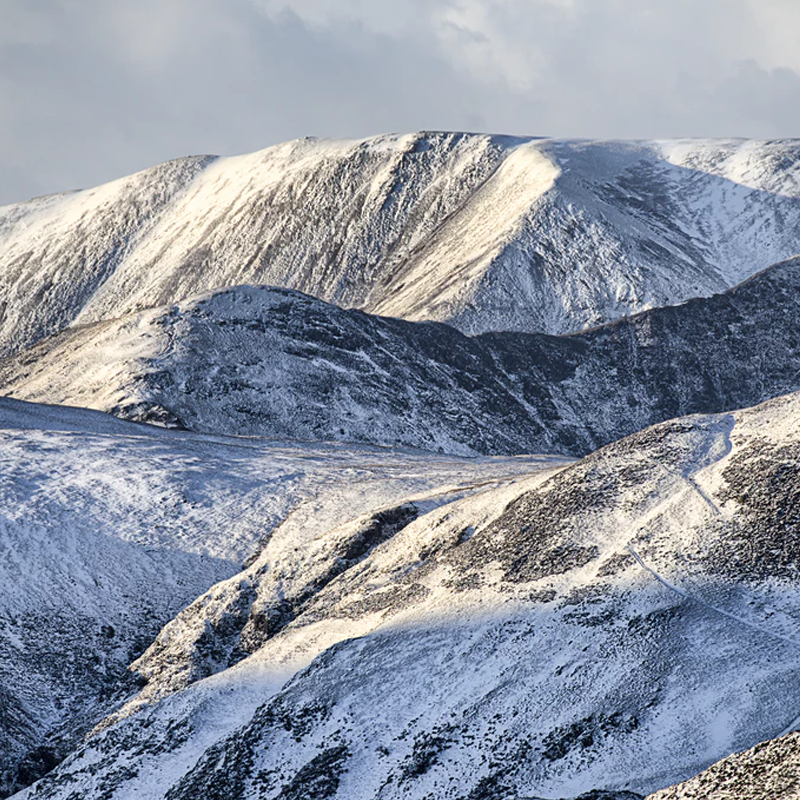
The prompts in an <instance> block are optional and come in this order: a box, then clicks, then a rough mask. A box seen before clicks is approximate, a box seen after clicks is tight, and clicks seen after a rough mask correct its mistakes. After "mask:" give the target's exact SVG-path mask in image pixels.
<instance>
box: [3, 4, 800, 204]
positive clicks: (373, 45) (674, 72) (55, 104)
mask: <svg viewBox="0 0 800 800" xmlns="http://www.w3.org/2000/svg"><path fill="white" fill-rule="evenodd" d="M419 129H456V130H473V131H476V130H477V131H491V132H499V133H514V134H532V135H540V136H541V135H545V136H560V137H598V138H600V137H602V138H607V137H621V138H642V137H670V136H749V137H788V136H795V135H800V0H0V203H8V202H14V201H17V200H24V199H27V198H28V197H31V196H33V195H37V194H44V193H49V192H55V191H60V190H64V189H70V188H80V187H86V186H92V185H95V184H97V183H101V182H103V181H106V180H110V179H112V178H114V177H118V176H121V175H124V174H127V173H130V172H133V171H136V170H138V169H142V168H144V167H147V166H150V165H152V164H155V163H158V162H160V161H164V160H166V159H168V158H174V157H176V156H181V155H186V154H190V153H220V154H234V153H240V152H248V151H251V150H257V149H260V148H262V147H266V146H268V145H270V144H274V143H277V142H280V141H284V140H286V139H292V138H296V137H298V136H305V135H313V136H352V137H363V136H369V135H372V134H376V133H383V132H387V131H411V130H419Z"/></svg>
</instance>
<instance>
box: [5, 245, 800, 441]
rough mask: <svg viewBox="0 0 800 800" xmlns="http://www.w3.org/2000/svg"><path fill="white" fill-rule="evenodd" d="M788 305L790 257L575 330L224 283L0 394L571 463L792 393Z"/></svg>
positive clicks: (65, 348) (798, 283)
mask: <svg viewBox="0 0 800 800" xmlns="http://www.w3.org/2000/svg"><path fill="white" fill-rule="evenodd" d="M798 297H800V259H793V260H790V261H787V262H784V263H781V264H776V265H774V266H772V267H770V268H769V269H767V270H765V271H763V272H761V273H759V274H758V275H756V276H754V277H753V278H751V279H749V280H748V281H746V282H745V283H744V284H742V285H740V286H738V287H736V288H735V289H732V290H729V291H727V292H725V293H724V294H721V295H714V296H712V297H710V298H703V299H696V300H692V301H689V302H687V303H685V304H684V305H681V306H677V307H667V308H659V309H653V310H652V311H646V312H642V313H641V314H639V315H637V316H634V317H630V318H628V319H625V320H621V321H619V322H616V323H611V324H609V325H606V326H603V327H600V328H595V329H592V330H590V331H586V332H584V333H582V334H576V335H571V336H562V337H553V336H547V335H543V334H525V333H497V334H482V335H479V336H475V337H469V336H465V335H464V334H462V333H460V332H459V331H457V330H456V329H454V328H451V327H449V326H446V325H442V324H431V323H411V322H406V321H403V320H396V319H387V318H381V317H376V316H371V315H367V314H364V313H362V312H357V311H347V310H344V309H340V308H337V307H336V306H332V305H328V304H326V303H323V302H322V301H319V300H315V299H314V298H311V297H308V296H305V295H301V294H299V293H297V292H293V291H290V290H285V289H272V288H269V287H234V288H231V289H228V290H222V291H219V292H216V293H213V294H211V295H206V296H202V297H200V298H196V299H192V300H189V301H186V302H182V303H179V304H177V305H173V306H170V307H167V308H160V309H154V310H149V311H147V312H143V313H141V314H134V315H131V316H129V317H125V318H122V319H118V320H112V321H109V322H102V323H96V324H94V325H89V326H82V327H77V328H72V329H70V330H68V331H65V332H63V333H61V334H58V335H56V336H54V337H51V338H48V339H45V340H44V341H42V342H40V343H39V344H38V345H35V346H34V347H32V348H30V349H28V350H26V351H24V352H22V353H20V354H18V355H16V356H13V357H10V358H8V359H5V360H0V391H2V392H4V393H5V394H8V395H11V396H14V397H17V398H20V399H24V400H31V401H37V402H48V403H64V404H68V405H77V406H87V407H92V408H97V409H100V410H104V411H110V412H112V413H114V414H117V415H119V416H123V417H126V418H131V419H137V420H143V421H149V422H156V423H161V424H166V425H179V426H184V427H187V428H190V429H193V430H199V431H206V432H214V431H217V432H225V433H233V434H260V435H269V436H280V437H293V438H301V439H312V440H319V439H323V440H330V439H337V440H352V441H363V442H372V443H376V444H390V445H404V446H413V447H420V448H425V449H428V450H434V451H436V450H440V451H443V452H449V453H456V454H462V455H469V454H475V453H484V454H486V453H507V454H508V453H526V452H528V453H531V452H560V453H565V454H573V455H583V454H585V453H587V452H590V451H591V450H593V449H595V448H597V447H599V446H602V445H604V444H607V443H608V442H610V441H613V440H614V439H617V438H619V437H621V436H624V435H627V434H629V433H633V432H634V431H636V430H640V429H641V428H644V427H646V426H647V425H650V424H653V423H655V422H660V421H663V420H665V419H669V418H671V417H676V416H680V415H683V414H687V413H692V412H715V411H725V410H733V409H735V408H741V407H743V406H748V405H752V404H754V403H757V402H760V401H762V400H766V399H768V398H770V397H774V396H776V395H779V394H784V393H786V392H789V391H792V390H796V389H800V302H798Z"/></svg>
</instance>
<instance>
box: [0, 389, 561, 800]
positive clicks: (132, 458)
mask: <svg viewBox="0 0 800 800" xmlns="http://www.w3.org/2000/svg"><path fill="white" fill-rule="evenodd" d="M552 463H554V462H553V461H552V460H551V459H536V458H517V459H506V460H503V459H478V460H471V461H458V460H456V459H447V458H439V457H435V456H430V455H423V454H416V453H412V452H405V453H403V452H393V451H390V450H386V449H377V448H367V447H362V448H357V447H349V448H348V447H343V446H336V445H329V446H324V445H322V446H309V445H302V444H298V443H291V442H289V443H281V442H266V441H263V440H254V439H247V440H243V439H225V438H224V437H214V436H198V435H194V434H187V433H182V432H173V431H165V430H160V429H158V428H152V427H148V426H143V425H134V424H131V423H127V422H122V421H120V420H115V419H113V418H112V417H108V416H106V415H103V414H99V413H97V412H90V411H82V410H77V409H63V408H54V407H48V406H36V405H31V404H26V403H20V402H17V401H13V400H7V399H3V400H0V504H1V505H2V515H1V516H0V556H1V557H0V587H2V591H0V742H2V746H1V747H0V796H4V795H5V793H7V792H8V791H9V789H10V788H11V787H14V786H16V787H17V788H19V787H20V786H24V785H26V784H28V783H30V782H31V781H33V780H34V779H35V778H37V777H38V776H39V775H41V774H42V773H43V772H44V771H46V770H47V769H49V768H50V767H52V766H53V764H54V763H56V762H57V761H58V760H59V759H60V758H61V757H63V756H64V755H65V754H66V752H68V751H69V750H70V749H71V748H72V747H74V746H75V744H76V743H77V741H79V737H80V736H81V734H83V733H84V732H85V731H86V730H87V729H88V728H90V727H91V726H92V725H94V724H95V723H97V722H98V721H99V720H100V719H101V718H102V717H103V716H105V715H106V714H107V713H108V712H109V711H110V710H112V709H113V708H114V707H115V706H116V705H118V704H119V703H120V702H121V701H123V700H125V699H126V698H127V697H129V696H130V695H131V694H132V693H135V692H136V691H137V690H138V685H137V683H136V681H135V679H134V678H133V676H132V675H131V674H130V673H129V672H128V671H127V667H128V665H129V664H130V662H131V661H132V660H133V659H134V658H136V657H137V656H139V655H140V654H141V653H142V651H143V650H144V649H145V648H146V647H148V646H149V645H150V644H151V642H152V641H153V639H154V638H155V636H156V634H157V633H158V631H159V629H160V628H161V627H162V626H163V625H164V624H165V623H167V622H168V621H169V620H170V619H172V618H173V617H174V616H175V615H176V614H177V613H178V612H179V611H180V610H181V609H182V608H183V607H184V606H186V605H187V604H189V603H191V602H192V601H194V600H195V599H196V598H197V597H198V595H200V594H202V593H203V592H205V591H206V590H207V589H208V588H209V587H210V586H212V585H213V584H215V583H217V582H218V581H220V580H222V579H225V578H229V577H230V576H232V575H235V574H236V573H237V572H238V571H239V570H240V569H241V567H242V561H243V560H244V559H245V558H247V557H251V556H252V555H253V554H254V553H256V552H258V551H259V550H260V548H261V547H262V546H263V545H264V543H265V541H267V540H268V539H269V537H270V535H271V534H272V531H273V530H274V529H275V528H276V526H278V525H280V524H281V523H285V522H286V520H287V519H292V520H294V524H300V525H302V527H303V528H304V530H306V531H308V532H313V531H314V530H315V525H316V526H322V527H323V528H326V527H329V526H331V525H336V524H339V523H344V522H345V521H347V520H349V519H350V518H351V517H352V516H353V515H358V514H362V513H367V512H368V511H370V510H371V509H372V508H374V507H381V506H383V505H385V504H387V503H401V502H403V501H405V500H406V499H408V498H412V499H413V498H415V497H418V496H422V497H423V498H424V501H421V502H425V503H427V504H428V506H429V507H433V506H435V505H437V504H439V503H442V502H447V501H448V500H451V499H453V498H457V497H459V496H463V495H464V494H469V493H470V492H472V491H474V490H475V489H474V488H473V484H475V483H478V484H484V485H485V484H487V482H488V484H489V485H492V482H493V481H497V482H499V483H503V482H504V481H507V480H510V479H513V478H514V476H516V475H518V474H520V473H528V472H530V471H535V470H537V469H538V468H539V467H540V466H550V465H551V464H552Z"/></svg>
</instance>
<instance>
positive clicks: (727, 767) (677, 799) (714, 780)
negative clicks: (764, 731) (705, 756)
mask: <svg viewBox="0 0 800 800" xmlns="http://www.w3.org/2000/svg"><path fill="white" fill-rule="evenodd" d="M798 795H800V733H796V732H795V733H789V734H787V735H786V736H782V737H780V738H778V739H773V740H770V741H768V742H762V743H761V744H758V745H756V746H755V747H753V748H752V749H750V750H748V751H746V752H744V753H735V754H733V755H731V756H728V758H725V759H723V760H722V761H719V762H717V763H716V764H713V765H712V766H710V767H709V768H708V769H707V770H704V771H703V772H701V773H700V774H699V775H697V776H696V777H694V778H691V779H690V780H688V781H686V782H684V783H682V784H679V785H678V786H672V787H670V788H669V789H664V790H663V791H660V792H656V793H655V794H653V795H651V796H650V797H649V798H648V800H794V798H796V797H797V796H798Z"/></svg>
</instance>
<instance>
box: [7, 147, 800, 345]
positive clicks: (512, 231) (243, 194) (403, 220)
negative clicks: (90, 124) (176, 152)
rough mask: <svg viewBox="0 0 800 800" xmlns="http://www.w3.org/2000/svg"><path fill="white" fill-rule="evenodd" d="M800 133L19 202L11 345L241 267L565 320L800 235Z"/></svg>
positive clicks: (222, 180) (340, 289)
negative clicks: (795, 137) (794, 137)
mask: <svg viewBox="0 0 800 800" xmlns="http://www.w3.org/2000/svg"><path fill="white" fill-rule="evenodd" d="M799 159H800V150H799V149H798V144H797V143H796V142H794V141H778V142H748V141H739V140H732V141H704V140H700V141H675V142H569V141H566V142H560V141H553V140H536V139H512V138H508V137H498V136H487V135H473V134H453V133H419V134H410V135H391V136H382V137H376V138H373V139H366V140H363V141H321V140H308V139H306V140H300V141H296V142H289V143H286V144H283V145H278V146H276V147H271V148H268V149H266V150H263V151H261V152H258V153H254V154H252V155H247V156H240V157H236V158H213V157H196V158H189V159H183V160H179V161H174V162H170V163H168V164H163V165H161V166H159V167H155V168H153V169H151V170H146V171H145V172H142V173H139V174H137V175H134V176H131V177H128V178H124V179H121V180H119V181H115V182H113V183H110V184H107V185H105V186H102V187H99V188H97V189H91V190H87V191H83V192H76V193H72V194H67V195H59V196H53V197H47V198H40V199H38V200H33V201H30V202H28V203H21V204H19V205H14V206H7V207H5V208H3V209H0V309H1V310H2V313H0V355H5V354H10V353H14V352H17V351H19V350H20V349H22V348H24V347H27V346H29V345H31V344H33V343H34V342H36V341H38V340H39V339H41V338H42V337H43V336H47V335H50V334H53V333H56V332H58V331H60V330H62V329H63V328H64V327H65V326H67V325H70V324H73V323H78V324H83V323H91V322H97V321H100V320H103V319H110V318H115V317H119V316H122V315H123V314H126V313H130V312H132V311H136V310H141V309H143V308H148V307H154V306H159V305H166V304H170V303H174V302H178V301H181V300H184V299H186V298H188V297H190V296H192V295H195V294H198V293H201V292H206V291H210V290H215V289H219V288H222V287H226V286H230V285H233V284H242V283H258V284H263V283H269V284H274V285H279V286H284V287H289V288H294V289H297V290H300V291H303V292H305V293H308V294H311V295H314V296H317V297H319V298H321V299H323V300H326V301H329V302H333V303H336V304H338V305H344V306H356V307H360V308H363V309H364V310H366V311H370V312H374V313H380V314H388V315H392V316H398V317H403V318H407V319H412V320H420V319H434V320H439V321H445V322H451V323H453V324H454V325H456V326H457V327H459V328H460V329H462V330H463V331H465V332H469V333H477V332H483V331H488V330H509V329H516V330H524V331H545V332H549V333H564V332H569V331H574V330H577V329H580V328H583V327H586V326H588V325H596V324H601V323H604V322H607V321H610V320H613V319H617V318H620V317H622V316H624V315H627V314H631V313H634V312H637V311H639V310H642V309H644V308H649V307H653V306H659V305H664V304H668V303H675V302H680V301H681V300H684V299H686V298H688V297H692V296H697V295H709V294H712V293H713V292H720V291H723V290H724V289H726V288H729V287H730V286H733V285H734V284H736V283H738V282H740V281H741V280H743V279H744V278H746V277H748V276H749V275H751V274H753V273H754V272H755V271H757V270H759V269H762V268H764V267H766V266H767V265H768V264H770V263H774V262H776V261H779V260H781V259H784V258H788V257H790V256H792V255H794V254H796V253H797V252H800V234H798V233H797V231H798V230H800V224H798V223H800V199H798V198H800V171H799V169H798V163H799Z"/></svg>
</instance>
